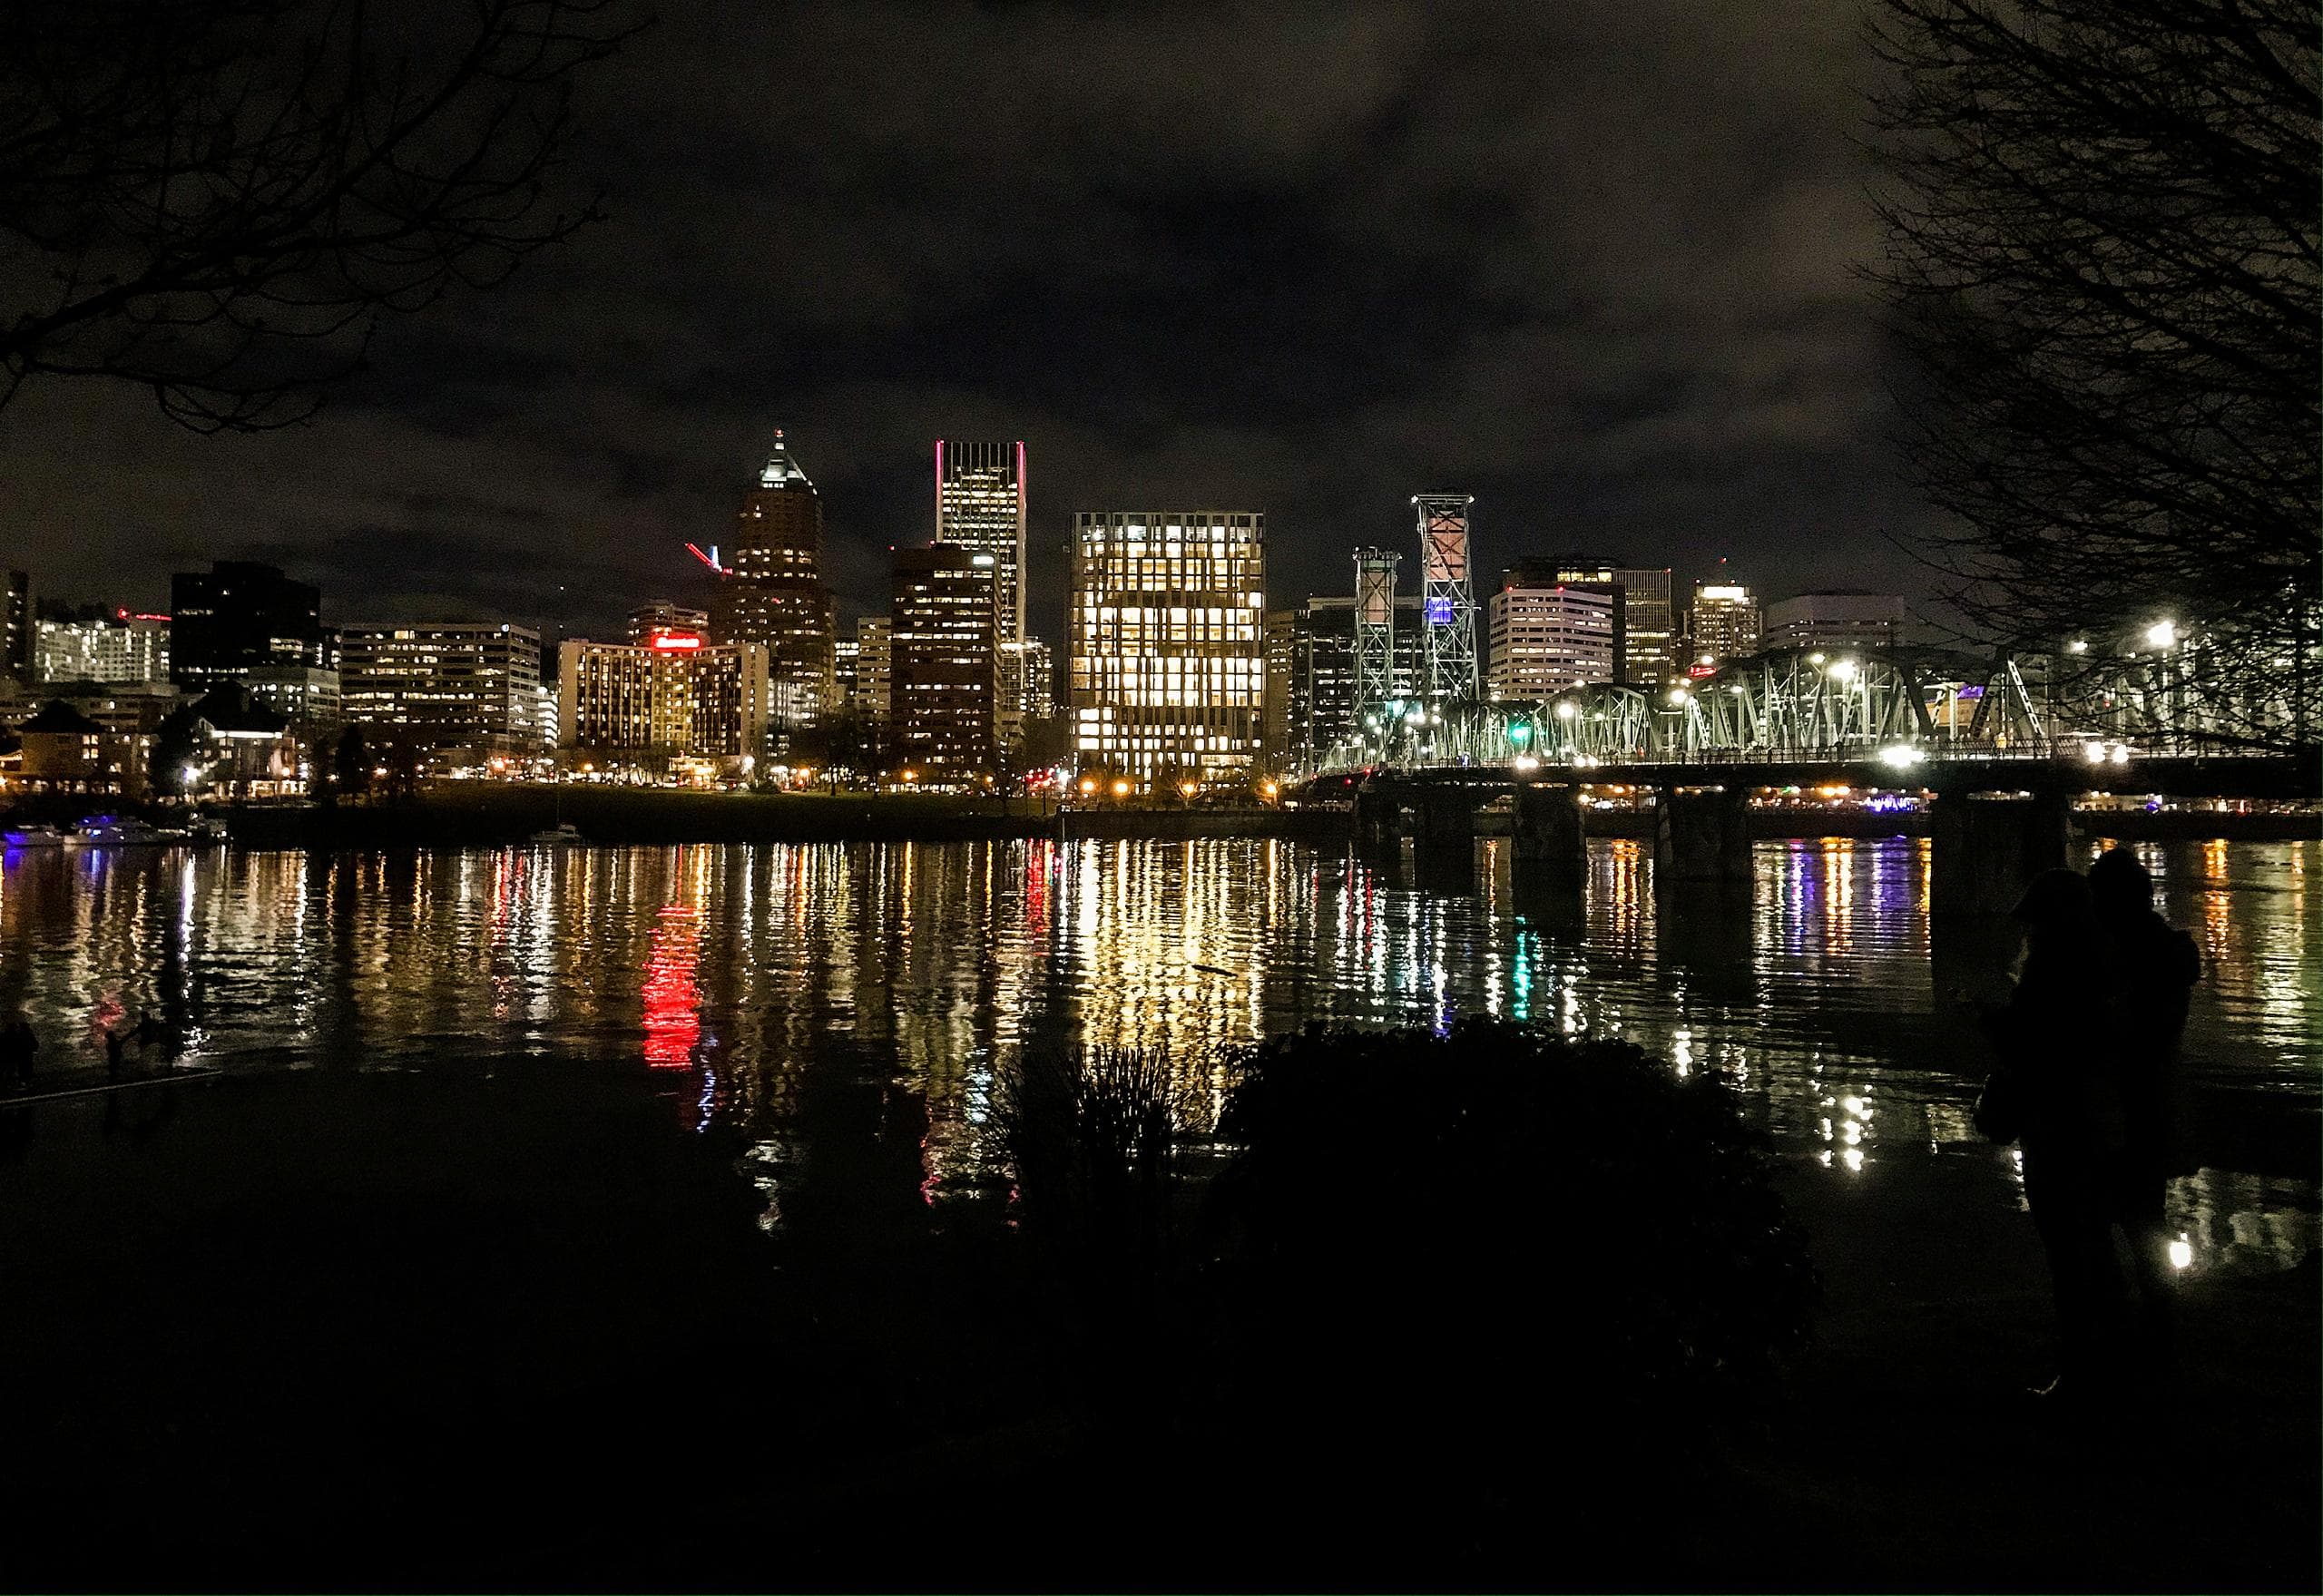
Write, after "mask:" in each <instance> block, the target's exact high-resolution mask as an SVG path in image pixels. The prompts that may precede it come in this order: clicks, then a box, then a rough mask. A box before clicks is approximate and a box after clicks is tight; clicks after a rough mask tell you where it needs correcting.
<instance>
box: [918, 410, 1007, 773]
mask: <svg viewBox="0 0 2323 1596" xmlns="http://www.w3.org/2000/svg"><path fill="white" fill-rule="evenodd" d="M1025 513H1026V512H1025V502H1024V445H1023V444H1022V443H1013V444H977V443H959V442H956V441H948V440H946V439H944V438H938V439H936V542H937V543H949V544H952V545H953V546H955V547H956V548H963V549H974V550H975V551H976V552H978V553H985V554H990V555H991V556H992V557H993V562H994V563H993V571H994V580H993V603H994V605H995V608H996V610H997V611H998V618H997V620H996V621H995V623H994V627H993V640H994V647H995V649H996V650H997V651H998V652H999V656H1000V658H999V678H1000V705H1001V711H1000V735H1001V737H1002V739H1004V740H1005V741H1006V742H1008V743H1011V744H1013V743H1014V742H1015V741H1017V740H1018V739H1019V738H1020V737H1021V736H1022V735H1023V715H1024V666H1025V663H1026V661H1025V659H1024V650H1023V648H1022V646H1021V645H1022V644H1023V643H1024V577H1025V563H1024V556H1025V546H1026V545H1025V541H1024V528H1025V524H1026V521H1025Z"/></svg>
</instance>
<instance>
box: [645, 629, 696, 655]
mask: <svg viewBox="0 0 2323 1596" xmlns="http://www.w3.org/2000/svg"><path fill="white" fill-rule="evenodd" d="M646 641H647V642H648V643H649V644H651V645H652V647H654V648H657V649H661V650H662V651H664V652H669V651H690V650H693V649H698V648H700V647H701V644H702V637H701V633H700V632H671V631H669V630H668V629H667V628H656V629H655V630H654V631H652V632H648V633H647V634H646Z"/></svg>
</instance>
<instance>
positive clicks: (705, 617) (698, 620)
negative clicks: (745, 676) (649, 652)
mask: <svg viewBox="0 0 2323 1596" xmlns="http://www.w3.org/2000/svg"><path fill="white" fill-rule="evenodd" d="M709 630H710V612H709V611H707V610H701V609H696V608H695V607H694V606H693V605H691V604H681V603H679V602H677V601H676V600H675V599H648V600H646V601H645V602H643V603H642V604H640V605H638V606H637V608H635V609H634V610H632V611H631V612H629V641H632V642H643V641H645V640H646V639H647V638H648V637H650V636H652V634H653V633H654V632H708V631H709Z"/></svg>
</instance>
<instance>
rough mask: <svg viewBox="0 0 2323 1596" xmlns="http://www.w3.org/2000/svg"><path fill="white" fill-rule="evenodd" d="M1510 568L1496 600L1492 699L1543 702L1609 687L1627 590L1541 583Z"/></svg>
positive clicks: (1611, 585) (1539, 578)
mask: <svg viewBox="0 0 2323 1596" xmlns="http://www.w3.org/2000/svg"><path fill="white" fill-rule="evenodd" d="M1545 574H1546V573H1544V572H1535V571H1528V570H1525V569H1524V568H1522V567H1518V568H1515V569H1512V570H1510V571H1508V572H1506V573H1504V575H1503V576H1502V578H1501V584H1500V590H1499V591H1498V592H1495V593H1494V594H1493V595H1492V602H1491V605H1490V612H1491V621H1490V626H1491V631H1490V637H1491V646H1492V671H1491V683H1492V696H1493V697H1494V698H1495V700H1501V701H1503V702H1514V703H1539V702H1541V701H1542V700H1544V699H1547V698H1549V697H1551V696H1553V695H1554V694H1556V693H1559V692H1563V690H1565V689H1567V688H1573V687H1582V686H1584V685H1587V684H1589V683H1592V682H1603V681H1612V680H1613V673H1614V671H1615V669H1616V667H1615V664H1614V661H1617V660H1618V659H1620V657H1621V642H1620V626H1621V590H1620V589H1619V587H1617V586H1616V585H1615V584H1614V583H1610V582H1602V583H1601V582H1557V581H1554V580H1543V579H1542V578H1543V576H1544V575H1545Z"/></svg>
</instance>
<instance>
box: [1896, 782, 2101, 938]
mask: <svg viewBox="0 0 2323 1596" xmlns="http://www.w3.org/2000/svg"><path fill="white" fill-rule="evenodd" d="M2072 824H2073V798H2072V795H2070V794H2068V793H2063V792H2043V793H2035V794H2034V795H2033V796H2032V797H2030V798H2017V797H2014V796H2013V795H2009V794H2004V793H1983V792H1947V793H1945V794H1943V795H1942V796H1941V797H1939V798H1937V799H1936V803H1935V804H1934V805H1933V806H1932V807H1931V808H1930V810H1929V814H1928V836H1929V839H1930V840H1929V845H1928V846H1929V850H1930V852H1931V854H1932V855H1933V856H1934V857H1931V858H1930V860H1929V861H1928V875H1929V882H1928V897H1929V903H1928V911H1929V913H1930V914H1933V915H1947V916H1950V915H2005V914H2007V913H2008V912H2009V911H2010V910H2011V909H2013V908H2014V907H2015V906H2016V900H2017V899H2018V898H2020V897H2021V896H2024V887H2025V884H2026V883H2027V882H2029V881H2031V880H2032V879H2033V877H2034V876H2037V875H2039V874H2040V873H2041V872H2042V871H2044V870H2053V869H2057V868H2059V867H2062V866H2063V864H2064V862H2065V860H2066V858H2067V857H2069V856H2070V854H2071V851H2072V849H2071V842H2072V837H2071V827H2072Z"/></svg>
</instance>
